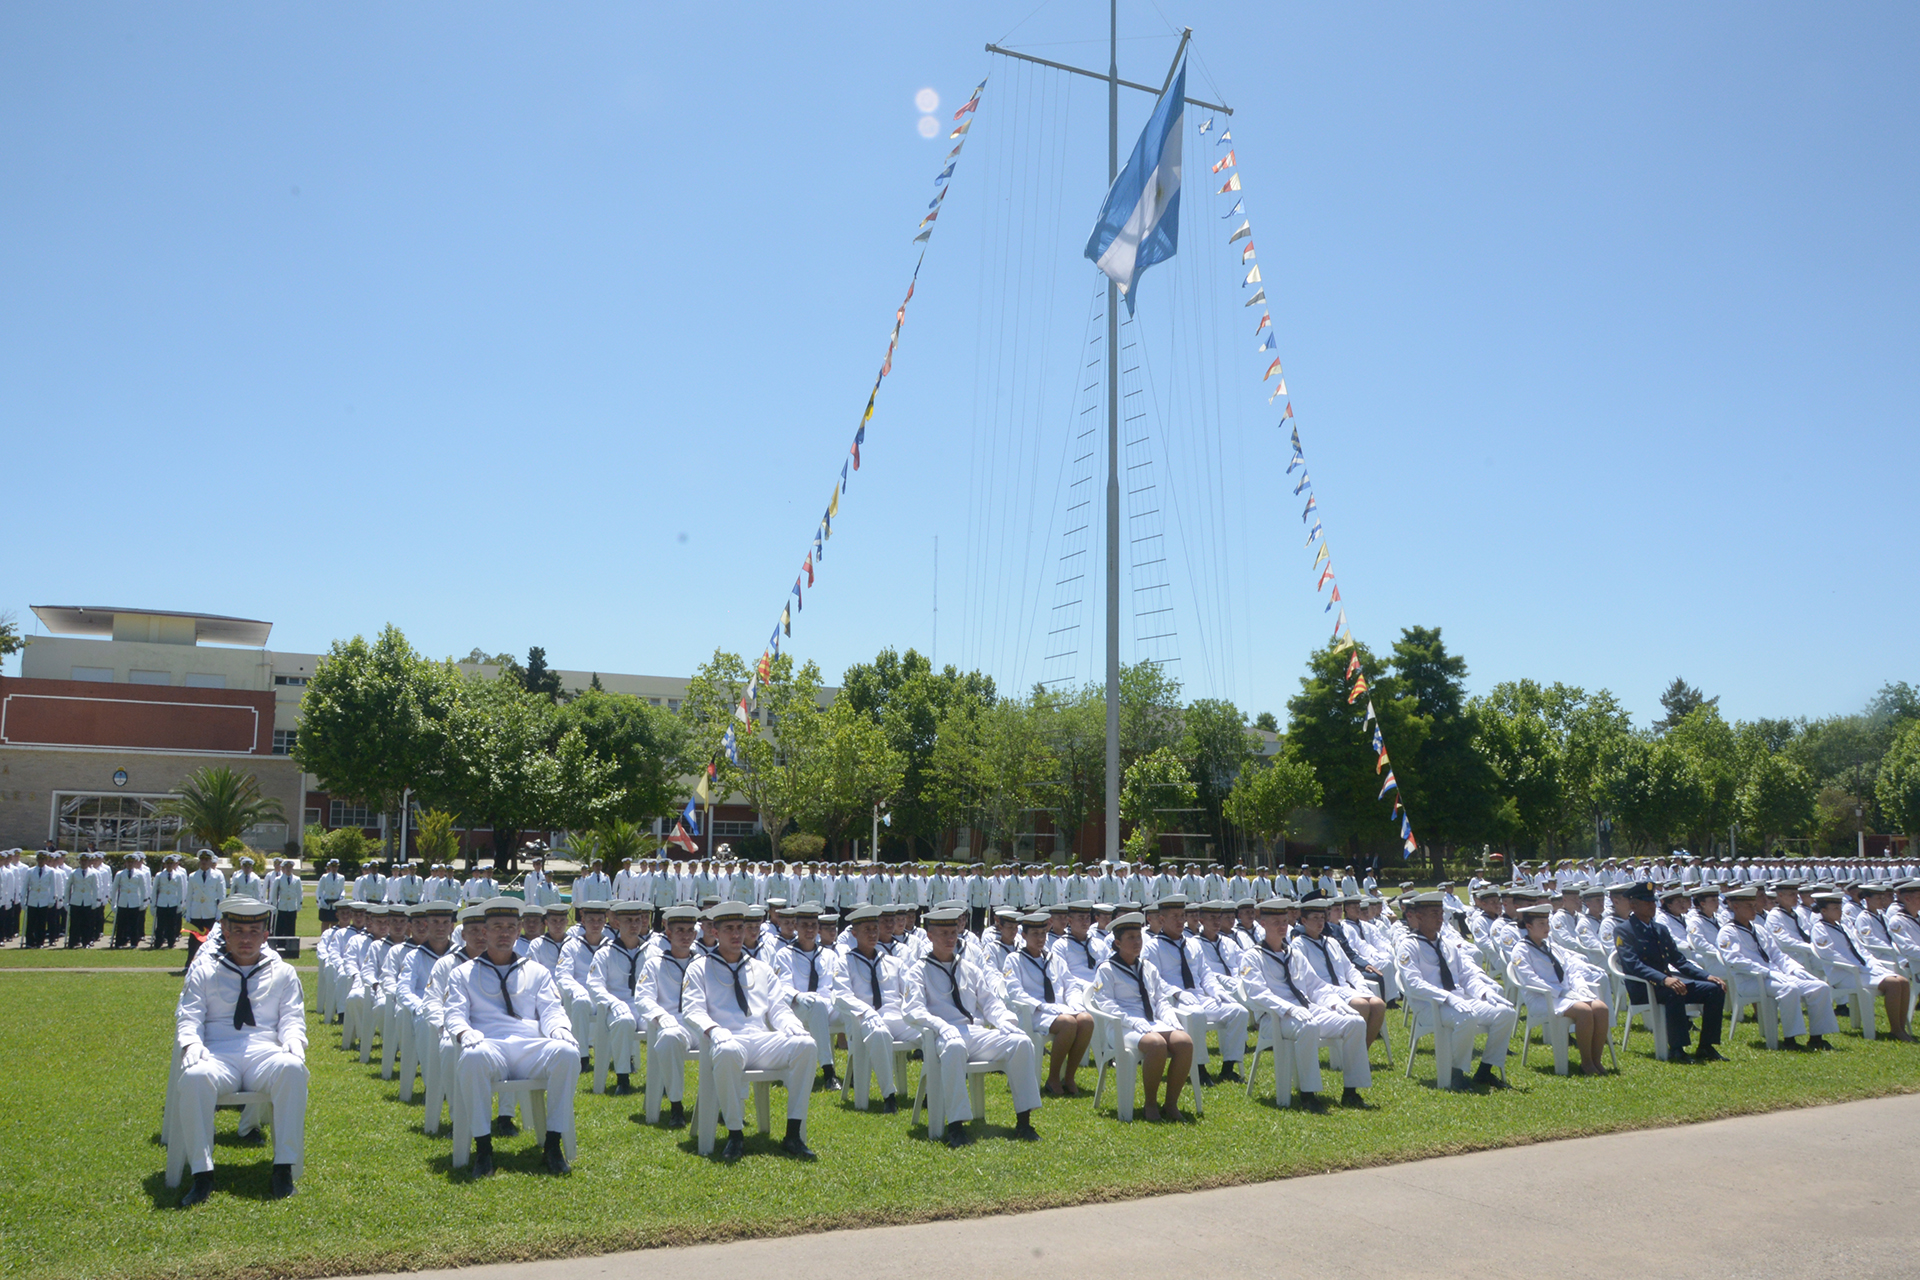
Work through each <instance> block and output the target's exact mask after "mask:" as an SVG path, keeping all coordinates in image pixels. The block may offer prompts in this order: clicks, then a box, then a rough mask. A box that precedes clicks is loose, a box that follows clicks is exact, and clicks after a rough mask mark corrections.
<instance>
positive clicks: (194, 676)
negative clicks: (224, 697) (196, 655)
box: [187, 671, 227, 689]
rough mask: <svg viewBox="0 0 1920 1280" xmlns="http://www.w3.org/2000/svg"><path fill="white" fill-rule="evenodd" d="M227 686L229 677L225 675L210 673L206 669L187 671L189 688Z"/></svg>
mask: <svg viewBox="0 0 1920 1280" xmlns="http://www.w3.org/2000/svg"><path fill="white" fill-rule="evenodd" d="M226 687H227V678H226V677H225V676H216V675H209V674H208V673H206V672H204V671H189V672H188V673H187V688H189V689H224V688H226Z"/></svg>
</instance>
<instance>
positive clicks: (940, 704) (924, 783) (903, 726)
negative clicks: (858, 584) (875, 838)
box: [840, 648, 996, 857]
mask: <svg viewBox="0 0 1920 1280" xmlns="http://www.w3.org/2000/svg"><path fill="white" fill-rule="evenodd" d="M995 696H996V695H995V692H994V686H993V679H992V677H990V676H987V675H983V674H982V673H980V672H978V671H969V672H965V673H962V672H960V671H958V670H957V669H955V668H954V667H953V666H951V665H948V666H947V667H944V668H942V669H941V670H940V671H937V672H936V671H935V670H934V669H933V664H932V663H931V662H929V661H928V660H927V659H926V658H925V657H924V656H922V655H921V654H919V653H917V652H915V651H914V650H912V649H908V650H907V651H906V652H905V653H904V654H903V653H896V652H895V651H894V650H893V649H890V648H889V649H882V650H881V651H880V652H879V653H878V654H877V655H876V656H875V657H874V660H873V661H872V662H866V663H856V664H855V665H853V666H851V667H848V668H847V671H846V674H845V675H844V676H843V677H842V678H841V682H840V697H841V698H844V699H846V701H847V703H848V705H849V706H851V707H852V708H853V709H854V710H856V711H858V712H860V713H862V714H863V715H865V716H867V717H868V718H869V719H871V720H872V721H873V722H874V723H875V724H877V725H879V726H880V730H881V732H882V733H884V734H886V736H887V742H888V744H889V745H890V746H892V747H893V749H894V750H895V751H897V752H899V753H900V755H901V758H902V759H904V760H905V761H906V767H905V771H904V773H903V776H902V778H901V784H900V791H899V794H898V795H897V796H896V797H895V798H894V801H893V804H892V811H893V827H892V830H893V833H894V834H895V835H896V836H897V837H900V838H902V839H904V840H905V841H906V842H907V853H908V856H910V857H912V856H915V853H916V848H917V847H918V846H919V845H920V844H921V842H925V844H926V845H927V847H928V848H929V849H932V848H937V847H938V841H939V838H940V834H941V832H942V831H943V830H944V829H945V827H946V826H947V825H948V823H947V818H946V815H944V814H942V813H941V811H940V806H939V798H938V792H937V788H936V787H935V785H934V782H935V780H934V776H933V750H934V745H935V742H936V740H937V736H938V733H939V727H940V722H941V720H942V719H944V718H945V717H947V716H948V715H950V714H952V713H953V712H954V711H955V710H956V709H957V708H960V707H963V706H966V705H972V704H977V705H981V706H985V705H987V704H990V703H992V702H993V701H994V699H995Z"/></svg>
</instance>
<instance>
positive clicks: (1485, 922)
mask: <svg viewBox="0 0 1920 1280" xmlns="http://www.w3.org/2000/svg"><path fill="white" fill-rule="evenodd" d="M1499 918H1500V890H1499V888H1498V887H1497V886H1495V885H1491V884H1488V885H1482V886H1481V887H1480V888H1478V889H1476V890H1474V893H1473V910H1472V911H1471V912H1469V913H1468V914H1467V927H1468V928H1469V929H1471V930H1472V931H1473V940H1474V941H1475V942H1477V943H1479V944H1480V945H1482V946H1487V947H1491V946H1493V945H1494V939H1493V922H1494V921H1496V920H1498V919H1499Z"/></svg>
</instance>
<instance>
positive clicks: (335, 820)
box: [327, 800, 380, 827]
mask: <svg viewBox="0 0 1920 1280" xmlns="http://www.w3.org/2000/svg"><path fill="white" fill-rule="evenodd" d="M327 825H328V826H330V827H377V826H379V825H380V819H379V816H378V815H376V814H371V813H368V812H367V806H365V805H363V804H348V803H347V802H346V801H345V800H335V801H332V802H331V807H330V808H329V809H328V811H327Z"/></svg>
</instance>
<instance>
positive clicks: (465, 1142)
mask: <svg viewBox="0 0 1920 1280" xmlns="http://www.w3.org/2000/svg"><path fill="white" fill-rule="evenodd" d="M493 1091H494V1094H495V1095H496V1096H498V1097H500V1098H507V1097H512V1098H514V1099H516V1100H517V1101H519V1102H520V1104H521V1106H522V1111H521V1114H522V1115H523V1116H525V1117H526V1122H527V1126H526V1127H527V1128H528V1129H530V1130H532V1131H533V1132H534V1133H535V1134H538V1135H539V1136H540V1138H541V1140H542V1141H545V1139H546V1132H547V1086H546V1083H545V1082H544V1081H541V1080H502V1081H500V1082H498V1083H497V1084H495V1085H494V1086H493ZM468 1120H469V1117H468V1115H467V1107H466V1100H465V1099H464V1098H460V1097H458V1096H456V1097H455V1098H454V1099H453V1167H454V1168H456V1169H464V1168H466V1167H467V1164H468V1162H469V1161H471V1160H472V1159H473V1140H474V1139H475V1138H476V1137H478V1136H479V1135H478V1134H475V1133H473V1132H472V1131H471V1126H470V1125H469V1123H468ZM560 1146H561V1149H562V1150H564V1151H565V1152H566V1154H567V1159H568V1160H572V1159H573V1158H574V1157H575V1155H576V1153H577V1149H576V1147H575V1143H574V1133H573V1126H572V1125H568V1126H567V1127H566V1128H565V1129H563V1130H561V1132H560Z"/></svg>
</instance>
